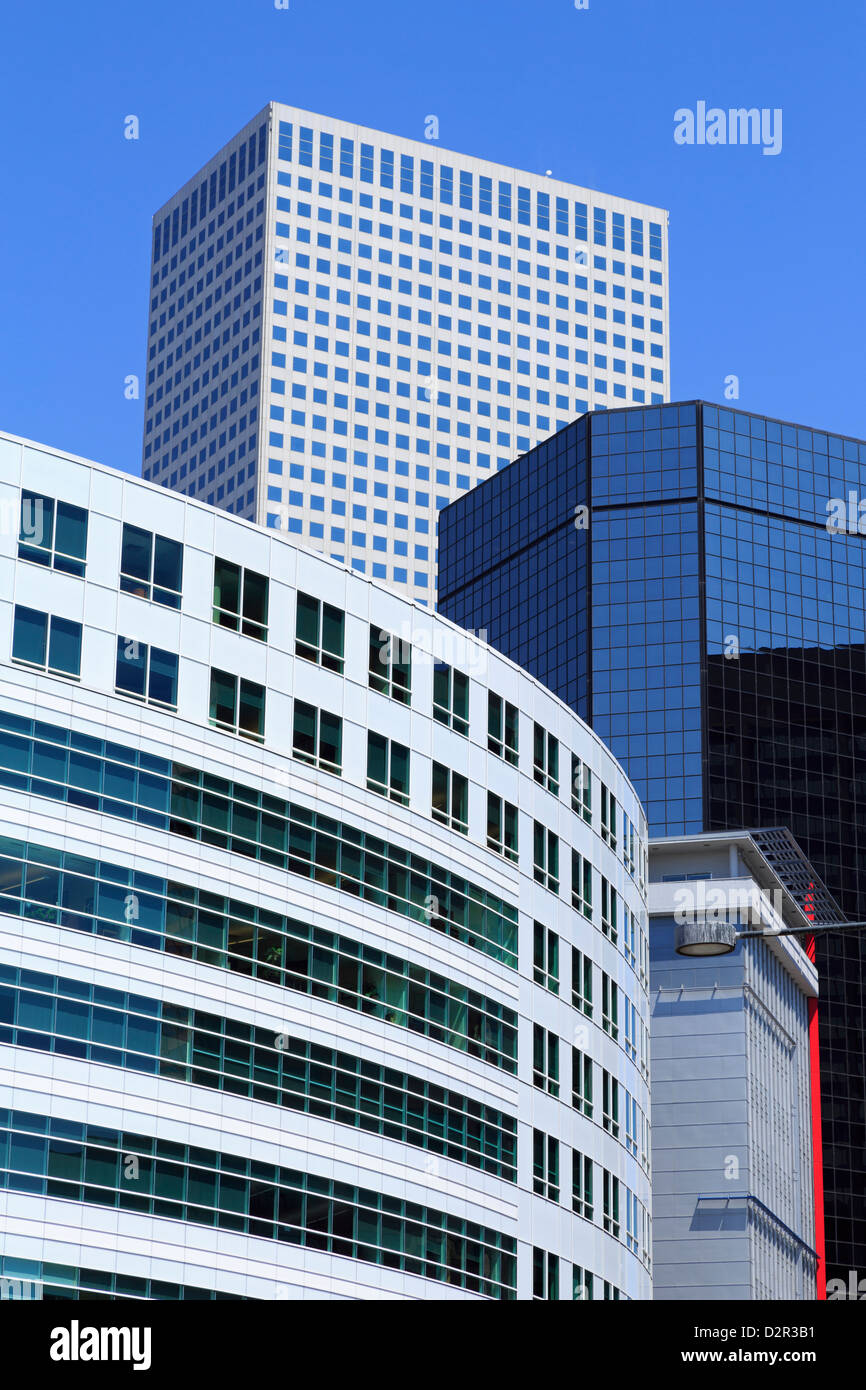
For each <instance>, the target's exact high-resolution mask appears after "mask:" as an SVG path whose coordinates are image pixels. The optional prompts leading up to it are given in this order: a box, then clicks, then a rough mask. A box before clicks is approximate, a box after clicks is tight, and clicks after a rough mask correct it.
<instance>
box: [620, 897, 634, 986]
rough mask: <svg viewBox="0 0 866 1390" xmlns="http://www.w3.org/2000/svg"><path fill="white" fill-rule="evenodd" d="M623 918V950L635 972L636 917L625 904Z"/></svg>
mask: <svg viewBox="0 0 866 1390" xmlns="http://www.w3.org/2000/svg"><path fill="white" fill-rule="evenodd" d="M622 918H623V921H622V949H623V952H624V954H625V958H626V960H627V961H628V963H629V965H630V966H631V968H632V970H635V969H636V968H637V956H636V954H635V916H634V913H633V912H631V911H630V909H629V908H627V907H626V906H625V904H623V910H622Z"/></svg>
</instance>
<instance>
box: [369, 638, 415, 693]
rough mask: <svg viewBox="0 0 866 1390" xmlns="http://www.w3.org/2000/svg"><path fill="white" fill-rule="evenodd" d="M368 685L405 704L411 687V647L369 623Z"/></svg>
mask: <svg viewBox="0 0 866 1390" xmlns="http://www.w3.org/2000/svg"><path fill="white" fill-rule="evenodd" d="M369 670H370V688H371V689H372V690H378V691H379V693H380V694H381V695H387V696H388V697H389V698H390V699H392V700H399V701H400V703H401V704H402V705H408V704H409V700H410V696H411V689H412V647H411V645H410V643H409V642H404V641H403V639H402V638H400V637H394V636H392V634H391V633H390V632H383V631H381V630H380V629H379V628H377V627H375V626H374V625H373V623H371V624H370V663H369Z"/></svg>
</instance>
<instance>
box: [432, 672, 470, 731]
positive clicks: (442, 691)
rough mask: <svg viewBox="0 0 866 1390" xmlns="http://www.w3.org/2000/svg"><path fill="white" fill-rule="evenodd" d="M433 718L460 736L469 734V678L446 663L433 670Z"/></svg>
mask: <svg viewBox="0 0 866 1390" xmlns="http://www.w3.org/2000/svg"><path fill="white" fill-rule="evenodd" d="M433 718H434V719H438V720H439V723H440V724H447V725H448V726H449V728H451V729H454V730H455V731H456V732H457V733H458V734H467V735H468V733H469V677H468V676H464V674H463V672H462V671H455V670H453V668H452V667H451V666H446V665H445V663H444V661H437V662H436V665H435V667H434V668H433Z"/></svg>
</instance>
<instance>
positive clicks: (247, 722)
mask: <svg viewBox="0 0 866 1390" xmlns="http://www.w3.org/2000/svg"><path fill="white" fill-rule="evenodd" d="M238 726H239V728H240V731H241V733H243V734H251V735H252V736H253V737H254V738H263V737H264V733H265V692H264V688H263V687H262V686H261V685H256V684H254V682H253V681H245V680H242V681H241V699H240V713H239V717H238Z"/></svg>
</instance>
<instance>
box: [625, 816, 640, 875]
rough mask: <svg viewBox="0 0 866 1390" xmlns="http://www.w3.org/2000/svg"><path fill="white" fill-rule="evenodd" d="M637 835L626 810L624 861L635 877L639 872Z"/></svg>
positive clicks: (629, 871)
mask: <svg viewBox="0 0 866 1390" xmlns="http://www.w3.org/2000/svg"><path fill="white" fill-rule="evenodd" d="M638 848H639V844H638V843H637V837H636V836H635V829H634V825H633V824H632V822H631V820H630V818H629V817H628V816H627V815H626V813H625V811H623V813H622V862H623V863H624V864H625V867H626V870H627V871H628V873H630V874H631V876H632V878H634V876H635V874H636V872H637V849H638Z"/></svg>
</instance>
